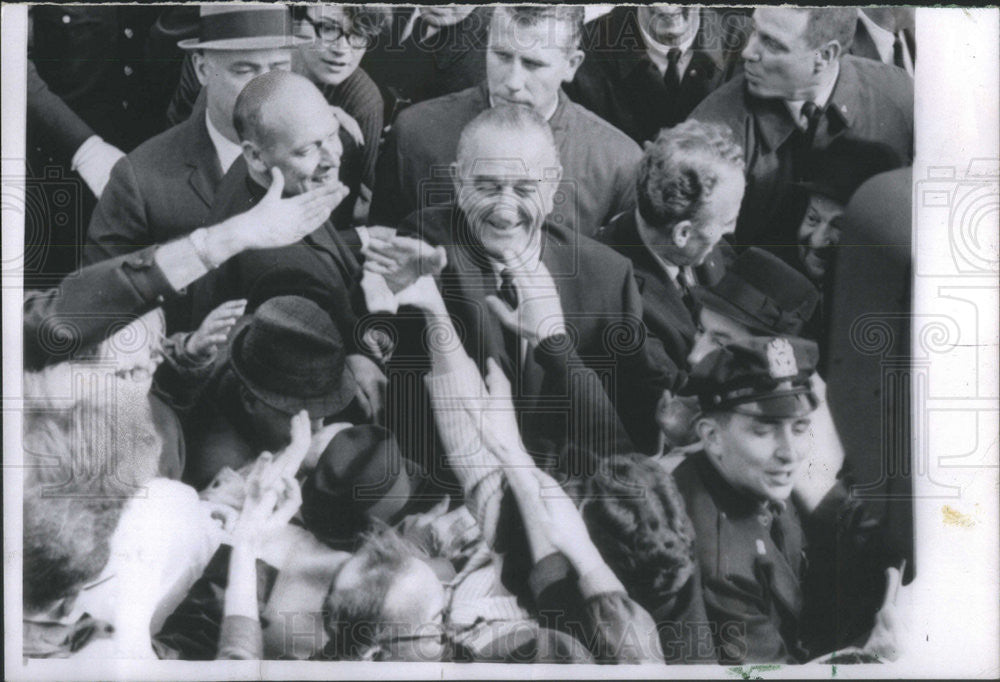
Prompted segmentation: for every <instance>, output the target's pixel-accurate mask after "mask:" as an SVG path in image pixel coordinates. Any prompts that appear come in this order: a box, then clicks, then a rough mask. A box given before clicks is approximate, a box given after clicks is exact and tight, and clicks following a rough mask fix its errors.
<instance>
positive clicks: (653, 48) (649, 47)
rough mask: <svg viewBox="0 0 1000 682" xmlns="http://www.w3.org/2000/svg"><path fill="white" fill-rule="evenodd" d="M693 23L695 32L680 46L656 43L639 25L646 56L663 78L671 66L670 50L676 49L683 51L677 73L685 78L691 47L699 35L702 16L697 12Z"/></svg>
mask: <svg viewBox="0 0 1000 682" xmlns="http://www.w3.org/2000/svg"><path fill="white" fill-rule="evenodd" d="M692 21H693V22H694V27H693V29H694V30H692V31H691V35H689V36H688V37H687V38H685V39H684V40H683V41H681V43H680V44H678V45H664V44H663V43H658V42H656V40H655V39H654V38H653V36H651V35H649V33H647V32H646V29H645V28H644V27H643V26H642V24H641V23H640V24H639V34H640V35H641V36H642V42H643V43H644V44H645V45H646V54H647V55H648V56H649V60H650V61H651V62H653V65H654V66H655V67H656V68H657V70H659V72H660V75H661V76H662V75H664V74H665V73H666V72H667V66H668V65H669V61H668V60H667V55H668V54H669V53H670V50H672V49H674V48H675V47H676V48H680V51H681V58H680V59H679V60H677V71H678V72H679V73H680V74H682V76H683V74H684V70H685V69H686V68H687V65H688V64H689V63H690V61H691V46H692V45H693V44H694V39H695V37H697V35H698V28H699V26H700V23H701V15H700V14H698V13H697V12H695V14H694V17H693V18H692Z"/></svg>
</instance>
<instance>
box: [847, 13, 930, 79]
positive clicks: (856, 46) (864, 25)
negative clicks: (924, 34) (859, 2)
mask: <svg viewBox="0 0 1000 682" xmlns="http://www.w3.org/2000/svg"><path fill="white" fill-rule="evenodd" d="M914 28H915V27H914V21H913V8H912V7H865V8H864V9H860V8H859V9H858V27H857V30H856V31H855V32H854V43H853V44H852V45H851V54H853V55H856V56H858V57H865V58H867V59H874V60H876V61H880V62H882V63H883V64H891V65H892V66H898V67H899V68H901V69H903V70H905V71H906V73H908V74H910V76H911V77H912V76H913V70H914V64H915V62H916V59H917V43H916V41H915V40H914V37H913V30H914Z"/></svg>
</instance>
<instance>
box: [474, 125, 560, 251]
mask: <svg viewBox="0 0 1000 682" xmlns="http://www.w3.org/2000/svg"><path fill="white" fill-rule="evenodd" d="M469 147H470V148H469V150H468V153H467V154H466V155H465V158H460V159H459V160H458V163H457V164H456V166H455V183H456V188H457V190H458V206H459V208H460V209H461V210H462V212H463V213H464V214H465V218H466V220H468V222H469V225H470V226H471V228H472V231H473V233H474V234H475V235H476V236H477V237H478V238H479V240H480V242H481V243H482V245H483V247H485V249H486V250H487V251H488V252H489V253H491V254H492V255H494V256H496V257H501V256H503V254H504V253H505V252H511V253H513V254H515V255H517V254H529V253H531V252H532V251H533V249H534V248H535V247H536V246H537V243H538V237H539V234H540V232H539V231H540V228H541V226H542V222H543V221H544V220H545V216H547V215H548V214H549V213H550V212H551V211H552V206H553V202H552V198H553V195H554V193H555V189H556V186H557V184H558V181H559V177H560V175H561V172H562V170H561V168H560V167H559V162H558V161H557V160H556V154H555V150H554V149H553V148H552V146H551V142H550V141H549V140H547V139H546V138H545V137H543V136H542V135H541V134H540V133H537V132H535V133H532V132H526V133H525V134H520V135H515V134H512V133H511V132H509V131H505V130H500V129H497V128H495V127H489V126H487V127H484V128H481V129H480V130H479V131H478V132H477V133H476V135H475V138H474V141H473V144H471V145H470V146H469Z"/></svg>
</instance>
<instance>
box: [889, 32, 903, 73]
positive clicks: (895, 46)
mask: <svg viewBox="0 0 1000 682" xmlns="http://www.w3.org/2000/svg"><path fill="white" fill-rule="evenodd" d="M892 63H893V64H895V65H896V66H898V67H899V68H901V69H903V70H904V71H905V70H906V59H904V57H903V34H902V33H897V34H896V39H895V40H894V41H892Z"/></svg>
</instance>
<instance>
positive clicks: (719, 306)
mask: <svg viewBox="0 0 1000 682" xmlns="http://www.w3.org/2000/svg"><path fill="white" fill-rule="evenodd" d="M691 295H692V296H693V297H694V299H695V300H696V301H697V302H698V303H700V304H701V305H702V306H703V307H705V308H708V309H709V310H713V311H715V312H717V313H719V314H720V315H725V316H726V317H728V318H730V319H732V320H735V321H736V322H739V323H740V324H742V325H744V326H745V327H749V328H750V331H752V332H754V333H756V334H773V333H774V332H773V330H771V329H769V328H768V327H767V325H766V324H764V322H763V321H761V320H758V319H757V318H755V317H754V316H753V315H751V314H750V313H748V312H746V311H745V310H743V309H742V308H740V307H738V306H735V305H733V304H732V303H730V302H729V301H727V300H726V299H724V298H722V297H721V296H719V295H718V294H716V293H715V292H714V291H712V290H711V289H709V288H707V287H695V288H694V289H692V290H691Z"/></svg>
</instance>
